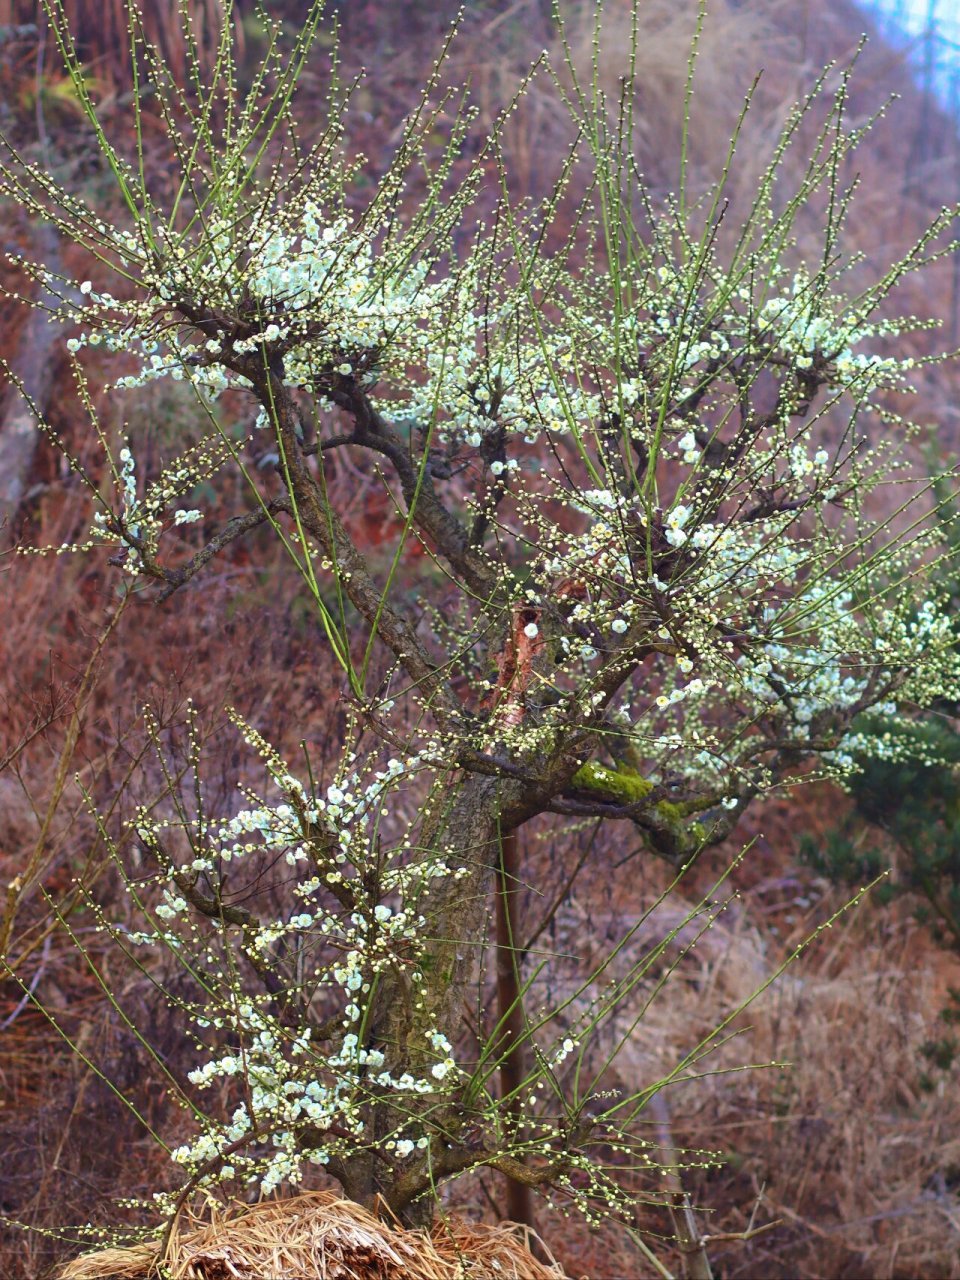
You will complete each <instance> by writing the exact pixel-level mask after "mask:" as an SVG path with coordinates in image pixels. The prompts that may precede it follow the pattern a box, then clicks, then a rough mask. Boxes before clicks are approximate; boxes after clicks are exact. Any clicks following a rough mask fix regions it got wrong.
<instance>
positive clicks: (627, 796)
mask: <svg viewBox="0 0 960 1280" xmlns="http://www.w3.org/2000/svg"><path fill="white" fill-rule="evenodd" d="M573 785H574V786H575V787H580V788H582V789H583V790H584V791H599V792H600V793H601V794H602V795H605V796H609V797H613V798H614V799H616V800H620V801H621V802H622V803H623V804H636V803H637V801H638V800H643V799H645V798H646V797H647V796H648V795H649V794H650V792H651V791H652V790H653V783H652V782H650V781H649V780H648V779H647V778H644V777H643V776H642V775H641V774H639V773H637V771H636V770H635V769H623V768H621V769H609V768H608V767H607V766H606V765H605V764H598V763H597V762H596V761H593V760H591V761H590V762H589V763H587V764H582V765H581V766H580V768H579V769H578V770H577V772H576V773H575V774H574V775H573ZM661 803H662V802H661ZM657 807H658V808H659V807H660V806H659V805H658V806H657Z"/></svg>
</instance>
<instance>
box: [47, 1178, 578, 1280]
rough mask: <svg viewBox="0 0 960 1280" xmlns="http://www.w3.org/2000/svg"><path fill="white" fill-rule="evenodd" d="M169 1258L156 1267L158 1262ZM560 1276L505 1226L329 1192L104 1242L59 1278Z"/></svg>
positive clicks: (478, 1279) (536, 1279) (518, 1279)
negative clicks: (382, 1214) (393, 1222)
mask: <svg viewBox="0 0 960 1280" xmlns="http://www.w3.org/2000/svg"><path fill="white" fill-rule="evenodd" d="M162 1263H163V1264H165V1266H164V1267H163V1269H162V1270H161V1264H162ZM161 1276H163V1277H164V1278H165V1280H166V1278H167V1277H169V1280H491V1278H492V1277H497V1280H566V1277H565V1276H564V1273H563V1271H562V1269H561V1268H560V1266H559V1265H558V1264H556V1263H554V1264H552V1265H549V1266H548V1265H545V1264H544V1263H542V1262H538V1261H537V1259H536V1258H535V1257H534V1256H533V1254H532V1253H531V1252H530V1250H529V1248H528V1247H527V1245H526V1244H525V1243H524V1242H523V1240H521V1238H520V1237H519V1236H518V1235H517V1234H516V1231H515V1230H514V1229H513V1228H511V1227H509V1226H499V1227H486V1226H478V1225H476V1224H471V1223H467V1222H463V1221H454V1220H448V1221H447V1222H445V1223H438V1224H437V1225H436V1226H435V1227H434V1229H433V1231H432V1232H430V1233H427V1232H423V1231H405V1230H403V1229H401V1228H399V1227H392V1226H390V1225H389V1224H388V1223H385V1222H382V1221H380V1220H379V1219H378V1218H375V1217H374V1216H373V1215H372V1214H370V1213H368V1212H367V1211H366V1210H365V1209H363V1208H361V1207H360V1206H359V1205H357V1204H353V1203H352V1202H350V1201H349V1200H341V1199H339V1197H338V1196H337V1195H336V1194H335V1193H334V1192H329V1191H317V1192H309V1193H307V1194H305V1195H300V1196H294V1197H291V1198H290V1199H286V1200H271V1201H267V1202H266V1203H264V1204H259V1205H253V1206H249V1205H243V1206H236V1207H234V1208H233V1209H231V1210H228V1211H227V1212H226V1213H224V1214H220V1213H218V1212H216V1211H214V1213H213V1215H212V1217H211V1218H210V1220H209V1221H206V1222H200V1221H199V1220H198V1219H194V1220H193V1224H192V1225H191V1227H190V1228H189V1229H187V1230H184V1229H182V1228H181V1229H179V1230H178V1231H176V1232H175V1233H174V1234H173V1235H172V1237H171V1239H170V1242H169V1244H168V1246H167V1249H166V1257H165V1258H161V1245H160V1242H159V1241H155V1242H152V1243H149V1242H148V1243H146V1244H141V1245H136V1246H134V1247H132V1248H129V1249H102V1250H99V1251H98V1252H96V1253H89V1254H85V1255H84V1256H83V1257H81V1258H77V1259H76V1260H75V1261H73V1262H71V1263H70V1264H69V1265H68V1266H67V1267H66V1268H65V1269H64V1270H63V1271H61V1273H60V1280H158V1278H159V1277H161Z"/></svg>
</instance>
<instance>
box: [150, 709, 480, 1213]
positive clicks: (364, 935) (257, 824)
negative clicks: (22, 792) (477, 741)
mask: <svg viewBox="0 0 960 1280" xmlns="http://www.w3.org/2000/svg"><path fill="white" fill-rule="evenodd" d="M234 719H235V722H236V723H238V724H239V725H241V726H242V727H243V728H244V731H245V737H246V739H247V741H248V742H249V743H251V744H252V745H254V746H257V747H259V748H261V751H262V754H263V757H264V760H265V763H266V765H267V767H268V769H269V771H270V773H271V774H272V776H273V777H274V780H275V781H276V783H277V785H278V786H279V787H280V788H281V789H282V792H283V796H284V798H283V799H282V800H281V801H280V802H278V803H275V804H268V803H265V802H263V801H260V802H258V803H257V804H255V805H252V806H249V807H246V808H244V809H242V810H240V811H239V812H238V813H237V814H236V815H235V816H234V817H233V818H231V819H229V820H228V821H226V822H224V823H222V824H220V825H219V826H214V827H209V826H208V827H207V828H206V829H205V830H204V831H203V832H202V833H201V836H202V839H201V840H200V841H195V843H194V849H193V853H194V856H193V857H192V858H190V859H189V860H186V861H183V862H181V863H177V864H175V863H173V862H170V861H169V860H168V861H167V862H166V864H164V861H163V859H162V858H159V857H158V860H159V861H160V862H161V866H162V867H163V868H164V869H163V871H162V873H161V875H160V876H159V877H158V879H159V882H160V886H161V900H160V901H159V903H158V904H157V905H156V906H155V907H154V914H155V915H156V916H157V917H158V918H159V919H160V920H162V921H163V922H164V927H163V928H162V929H161V930H158V931H155V932H153V933H141V934H137V935H128V937H129V940H130V941H131V942H135V943H140V944H151V943H157V942H164V943H166V944H167V945H170V944H171V940H172V939H174V938H176V936H177V933H178V931H179V933H180V934H182V935H183V936H184V937H187V936H189V934H190V930H191V928H193V927H195V923H194V921H192V919H191V916H192V914H193V913H192V911H191V905H190V902H189V901H188V899H189V897H190V893H189V891H188V890H187V889H184V888H182V886H183V885H184V884H188V883H189V884H192V883H195V882H196V880H197V878H198V877H203V879H204V880H205V881H206V883H207V885H208V887H209V888H212V890H213V891H214V892H215V893H216V894H217V895H219V896H222V898H223V900H224V901H225V902H228V901H229V892H228V887H227V876H228V870H229V868H230V867H231V866H232V865H233V864H235V863H236V862H237V861H239V860H248V859H249V858H250V857H252V856H255V855H261V856H263V857H264V858H265V859H266V860H267V861H270V860H273V859H275V858H276V856H277V855H279V854H283V855H284V857H285V860H286V862H287V863H288V864H289V865H290V866H293V867H297V868H299V869H300V870H301V871H302V872H303V873H304V874H303V875H302V877H301V878H299V879H298V881H297V882H296V883H295V884H294V885H293V886H289V887H288V892H289V893H291V894H292V897H293V898H299V899H300V903H301V905H300V906H298V907H293V908H291V909H288V911H287V912H286V913H285V914H284V915H283V916H281V917H280V918H275V919H273V920H260V921H256V922H254V921H253V920H252V919H251V921H250V923H249V924H248V925H247V926H246V928H245V930H244V933H243V942H242V950H243V951H244V952H245V953H246V954H247V955H248V956H249V957H251V958H252V959H254V960H255V961H256V962H257V963H260V964H263V963H266V964H268V965H271V966H274V967H275V966H276V961H277V952H276V946H277V944H278V943H282V940H283V939H287V940H288V945H289V943H290V942H293V943H294V945H296V947H297V948H299V949H301V950H304V954H310V955H311V956H312V957H313V962H312V968H311V972H312V982H311V986H312V990H313V995H312V999H311V1004H312V1005H314V1006H316V1007H318V1008H320V1009H323V1010H325V1011H326V1012H327V1014H328V1015H329V1013H330V1011H331V1010H333V1011H336V1012H335V1013H334V1018H335V1021H336V1025H337V1028H338V1029H337V1031H336V1032H335V1034H333V1035H332V1036H331V1035H330V1034H329V1032H328V1033H327V1034H326V1037H325V1039H324V1041H323V1042H322V1043H321V1042H319V1041H315V1040H314V1038H313V1036H312V1031H311V1026H310V1025H309V1024H304V1025H303V1026H301V1027H300V1028H299V1029H298V1028H296V1027H294V1028H291V1027H290V1026H289V1025H288V1024H287V1023H286V1022H284V1021H282V1020H281V1019H279V1018H278V1016H277V1015H276V1013H275V1012H273V1011H271V1007H270V1005H269V1002H268V1001H267V1000H265V999H260V1000H253V999H251V998H244V999H242V1000H240V1001H239V1002H237V1001H236V1000H235V999H233V998H232V997H231V994H230V992H231V988H232V983H231V977H230V973H229V965H228V966H227V970H225V971H224V973H223V975H222V976H223V985H222V988H221V985H220V984H219V983H218V981H217V980H216V979H215V977H214V976H213V975H212V974H211V975H210V976H208V978H207V979H206V981H205V985H206V987H207V992H208V999H207V1001H206V1002H205V1003H204V1004H203V1005H202V1006H200V1007H199V1009H198V1011H197V1013H196V1014H195V1022H196V1024H197V1026H198V1028H199V1029H200V1031H201V1034H202V1032H203V1029H204V1028H207V1027H213V1028H214V1029H216V1031H217V1034H218V1037H225V1038H226V1040H227V1042H228V1044H229V1046H230V1047H229V1048H227V1049H226V1051H224V1050H223V1049H222V1048H221V1049H220V1050H219V1051H217V1050H213V1051H212V1052H211V1055H210V1056H209V1057H208V1058H207V1060H206V1061H205V1062H203V1063H202V1065H200V1066H198V1067H197V1068H196V1069H195V1070H194V1071H192V1072H191V1073H190V1079H191V1081H192V1082H193V1083H194V1084H195V1085H197V1086H198V1087H200V1088H206V1087H208V1086H212V1085H214V1084H221V1083H223V1082H226V1083H227V1084H228V1085H229V1082H230V1081H232V1080H237V1081H241V1082H242V1084H243V1090H244V1098H243V1100H240V1101H238V1103H237V1105H236V1106H235V1108H234V1110H233V1112H232V1115H231V1118H230V1120H229V1122H223V1121H221V1120H218V1119H216V1118H215V1117H210V1118H208V1119H206V1120H205V1121H203V1123H202V1131H201V1132H200V1134H199V1135H198V1136H197V1137H196V1138H195V1139H193V1140H192V1141H190V1142H187V1143H184V1144H183V1145H181V1146H180V1147H179V1148H178V1149H177V1150H176V1151H175V1152H174V1159H175V1160H176V1161H178V1162H179V1163H181V1164H184V1165H186V1166H188V1167H189V1168H190V1169H191V1170H193V1171H197V1170H198V1169H200V1167H201V1166H203V1165H205V1164H206V1163H207V1162H212V1163H211V1172H210V1174H209V1178H210V1180H214V1181H215V1180H217V1179H219V1178H229V1177H234V1176H242V1177H244V1178H248V1179H257V1180H259V1182H260V1186H261V1190H262V1191H264V1192H265V1193H266V1192H269V1191H271V1190H273V1189H274V1188H275V1187H276V1186H277V1185H278V1183H279V1182H280V1181H282V1180H285V1181H288V1182H291V1183H296V1182H297V1181H298V1180H299V1179H300V1177H301V1176H302V1166H303V1163H304V1162H305V1161H311V1162H313V1163H321V1164H325V1163H327V1162H328V1161H329V1159H330V1158H331V1154H332V1153H339V1152H341V1151H343V1150H344V1144H345V1143H347V1144H348V1145H349V1144H352V1149H354V1150H355V1149H356V1148H357V1146H358V1145H362V1144H363V1143H364V1142H366V1141H367V1140H368V1135H367V1134H366V1129H365V1126H366V1124H367V1123H368V1120H369V1114H368V1111H369V1108H368V1106H367V1104H368V1103H369V1101H370V1099H371V1098H372V1097H373V1096H374V1095H376V1096H378V1097H382V1096H384V1095H386V1094H389V1093H394V1094H399V1095H403V1094H410V1095H421V1096H432V1095H435V1094H437V1093H439V1092H442V1091H444V1090H447V1089H449V1088H450V1087H451V1086H452V1085H453V1084H454V1083H455V1082H456V1080H457V1079H458V1078H459V1076H460V1069H459V1068H458V1066H457V1064H456V1061H455V1058H454V1056H453V1049H452V1046H451V1044H450V1042H449V1041H448V1039H447V1038H446V1037H445V1036H444V1035H443V1034H442V1033H441V1032H440V1031H439V1030H438V1029H436V1028H434V1029H433V1030H432V1031H431V1032H429V1033H428V1034H427V1036H426V1041H425V1043H424V1044H423V1045H422V1046H420V1050H421V1052H420V1055H419V1059H420V1062H421V1064H422V1072H421V1073H420V1074H416V1075H414V1074H413V1073H411V1072H410V1071H408V1070H402V1071H399V1072H394V1071H391V1069H390V1068H389V1066H388V1064H387V1060H386V1056H385V1052H384V1049H382V1048H378V1047H375V1046H372V1045H371V1044H370V1043H369V1040H368V1035H369V1030H368V1020H369V1017H370V1009H369V1002H370V1000H371V999H372V998H373V994H374V992H375V990H376V988H377V984H378V982H379V981H381V980H382V978H383V976H384V975H385V974H387V973H388V972H389V971H391V970H392V969H394V968H396V967H397V966H398V965H399V966H401V967H402V968H403V970H404V972H405V973H406V974H407V975H408V981H409V982H410V983H411V984H412V986H413V988H414V989H416V988H417V986H418V984H419V983H420V982H421V981H422V974H421V973H420V970H419V959H418V957H419V956H420V954H421V945H422V940H423V939H425V938H428V937H429V928H428V924H427V920H426V918H425V917H424V915H423V914H422V911H421V910H420V909H419V904H420V902H421V899H422V898H423V896H424V894H427V893H429V891H430V884H431V882H432V881H434V880H436V879H437V878H439V877H445V876H449V875H450V874H452V873H451V871H450V869H449V868H448V867H447V865H446V863H444V862H443V860H442V859H439V858H433V857H423V856H422V855H420V854H415V855H414V854H411V851H409V850H407V849H405V848H404V847H403V846H401V847H399V848H398V849H397V850H396V851H395V853H394V855H392V856H391V857H390V858H389V859H386V860H384V859H383V858H382V851H381V847H380V845H381V841H382V826H383V820H384V818H385V816H386V813H387V810H386V809H385V807H384V806H385V804H386V802H387V800H388V796H389V792H390V791H391V789H393V788H394V787H396V786H397V785H398V783H400V782H401V780H402V779H403V778H404V777H405V776H407V775H409V773H410V772H411V771H412V770H413V769H415V768H416V767H418V764H419V761H418V760H417V759H416V758H411V759H409V760H407V761H400V760H398V759H392V760H390V761H389V762H388V764H387V765H386V767H385V768H383V769H381V770H377V771H376V772H375V773H374V774H373V776H372V778H371V780H370V781H369V783H367V784H366V785H364V784H363V782H362V780H361V778H360V777H359V775H358V774H357V773H356V772H355V771H354V772H351V771H346V770H345V771H344V772H343V773H341V775H340V776H339V778H338V780H337V781H336V782H335V783H331V784H330V785H329V786H327V788H326V789H325V791H324V792H323V793H322V795H321V794H314V793H313V792H312V791H311V790H310V789H308V788H307V787H305V786H304V785H303V783H302V782H301V781H300V780H299V779H297V778H295V777H294V776H293V775H292V774H291V773H290V771H289V770H288V769H287V767H286V765H285V764H284V763H283V762H282V761H281V760H280V758H279V757H278V756H277V754H276V753H275V752H274V751H273V750H272V748H270V747H269V746H268V744H266V743H265V742H264V740H263V739H262V738H261V737H260V735H259V734H257V733H256V732H255V731H254V730H252V729H251V728H250V727H249V726H246V725H244V724H243V722H242V721H241V720H239V718H238V717H234ZM137 830H138V834H139V836H140V839H141V842H142V843H143V844H144V845H145V846H146V847H147V848H153V849H154V850H155V852H156V851H158V850H159V847H160V841H161V834H162V831H163V824H162V823H159V822H157V821H156V820H153V819H151V818H150V817H149V816H148V815H147V814H146V813H145V812H141V813H139V814H138V818H137ZM375 843H376V845H377V848H376V849H375V848H374V844H375ZM375 865H376V866H377V867H378V870H379V878H378V880H377V882H376V887H375V889H371V888H368V886H369V885H370V884H371V881H370V879H369V877H368V875H367V872H368V871H369V870H370V868H372V867H373V866H375ZM209 888H208V892H209ZM337 891H339V895H338V892H337ZM387 895H389V896H390V899H391V900H390V901H389V902H387V901H384V900H383V899H384V897H386V896H387ZM345 903H353V907H352V909H350V907H348V906H346V905H344V904H345ZM218 935H219V938H220V941H221V943H222V945H223V946H225V947H226V946H227V936H226V933H225V931H224V930H223V929H218ZM209 945H211V946H212V945H213V944H212V943H211V944H209ZM212 960H213V953H212V952H210V953H209V954H208V955H207V963H208V965H209V964H210V963H211V962H212ZM221 1043H222V1041H221ZM401 1114H402V1113H401ZM399 1123H400V1122H399V1121H398V1124H399ZM369 1140H371V1141H372V1138H370V1139H369ZM428 1142H429V1138H428V1136H426V1134H425V1132H424V1131H423V1129H422V1128H418V1127H417V1125H416V1124H415V1122H414V1121H413V1119H412V1118H411V1119H410V1120H409V1121H406V1120H404V1121H403V1123H402V1124H401V1125H400V1128H398V1129H397V1131H396V1132H395V1133H394V1134H393V1135H391V1136H390V1139H389V1146H390V1149H391V1150H393V1151H395V1153H396V1154H397V1155H399V1156H401V1157H402V1156H406V1155H409V1154H411V1153H413V1152H415V1151H420V1150H422V1149H423V1148H424V1147H425V1146H426V1145H427V1144H428ZM228 1148H229V1156H228V1155H226V1154H224V1153H227V1151H228ZM221 1155H222V1156H223V1161H224V1162H225V1163H224V1164H223V1167H221V1166H220V1162H219V1161H218V1160H216V1159H215V1157H218V1156H221ZM214 1165H215V1166H216V1167H215V1168H214V1167H213V1166H214Z"/></svg>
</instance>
